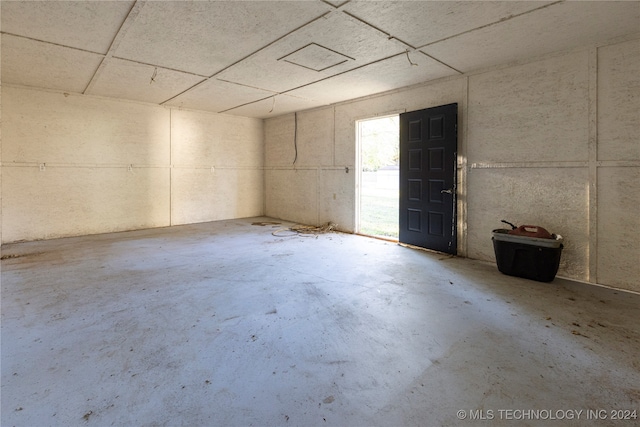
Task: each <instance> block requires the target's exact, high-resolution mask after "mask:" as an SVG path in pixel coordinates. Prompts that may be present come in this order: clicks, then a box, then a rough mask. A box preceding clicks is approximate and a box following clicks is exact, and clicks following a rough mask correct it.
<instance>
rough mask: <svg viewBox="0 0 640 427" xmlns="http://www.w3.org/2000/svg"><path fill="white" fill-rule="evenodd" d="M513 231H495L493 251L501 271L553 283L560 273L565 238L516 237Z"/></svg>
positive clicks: (510, 274)
mask: <svg viewBox="0 0 640 427" xmlns="http://www.w3.org/2000/svg"><path fill="white" fill-rule="evenodd" d="M508 233H509V230H504V229H499V230H493V237H492V238H491V240H493V249H494V251H495V253H496V263H497V264H498V270H499V271H500V272H501V273H503V274H507V275H509V276H517V277H524V278H525V279H531V280H537V281H538V282H551V281H552V280H553V279H554V278H555V277H556V273H557V272H558V266H559V265H560V255H561V254H562V248H563V245H562V236H556V235H553V239H541V238H535V237H525V236H515V235H511V234H508Z"/></svg>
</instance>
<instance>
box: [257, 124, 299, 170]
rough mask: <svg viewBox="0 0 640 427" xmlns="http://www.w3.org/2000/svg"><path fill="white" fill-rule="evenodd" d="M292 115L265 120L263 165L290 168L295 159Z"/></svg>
mask: <svg viewBox="0 0 640 427" xmlns="http://www.w3.org/2000/svg"><path fill="white" fill-rule="evenodd" d="M294 128H295V124H294V116H293V114H287V115H286V116H280V117H276V118H273V119H269V120H265V124H264V129H265V130H264V150H265V155H264V165H265V167H273V166H292V165H293V161H294V159H295V146H294V133H295V129H294Z"/></svg>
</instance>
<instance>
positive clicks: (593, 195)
mask: <svg viewBox="0 0 640 427" xmlns="http://www.w3.org/2000/svg"><path fill="white" fill-rule="evenodd" d="M588 52H589V59H588V61H589V62H588V64H589V128H588V129H589V142H588V144H589V145H588V152H589V166H588V169H589V172H588V179H589V187H588V188H589V199H588V203H589V210H588V214H589V258H588V259H589V265H588V269H589V270H588V280H589V282H590V283H597V282H598V48H597V47H594V48H592V49H589V51H588Z"/></svg>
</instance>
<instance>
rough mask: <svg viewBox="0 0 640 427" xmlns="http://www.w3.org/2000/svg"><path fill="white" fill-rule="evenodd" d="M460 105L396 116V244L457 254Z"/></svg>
mask: <svg viewBox="0 0 640 427" xmlns="http://www.w3.org/2000/svg"><path fill="white" fill-rule="evenodd" d="M457 151H458V104H449V105H444V106H441V107H435V108H428V109H426V110H420V111H412V112H409V113H404V114H401V115H400V220H399V222H400V235H399V241H400V243H407V244H410V245H414V246H419V247H422V248H426V249H433V250H436V251H440V252H446V253H450V254H454V255H455V254H456V247H457V239H456V162H457Z"/></svg>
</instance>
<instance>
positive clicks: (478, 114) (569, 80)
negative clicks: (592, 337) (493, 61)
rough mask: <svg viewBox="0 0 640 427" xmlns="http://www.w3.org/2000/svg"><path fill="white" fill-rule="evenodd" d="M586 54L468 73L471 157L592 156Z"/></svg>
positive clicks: (501, 159) (507, 159) (505, 159)
mask: <svg viewBox="0 0 640 427" xmlns="http://www.w3.org/2000/svg"><path fill="white" fill-rule="evenodd" d="M588 77H589V76H588V55H587V53H586V52H579V53H574V54H570V55H566V56H562V57H558V58H551V59H547V60H544V61H538V62H533V63H530V64H525V65H520V66H515V67H510V68H506V69H503V70H497V71H492V72H488V73H484V74H480V75H477V76H472V77H470V78H469V143H468V147H469V150H468V155H469V162H477V161H490V162H534V161H576V160H585V161H586V160H587V159H588V149H587V143H588V139H589V138H588V124H589V121H588V113H589V110H588V106H589V102H588V89H589V80H588Z"/></svg>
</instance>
